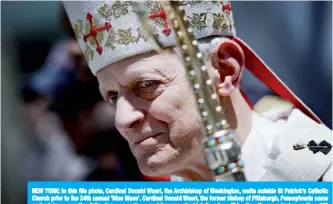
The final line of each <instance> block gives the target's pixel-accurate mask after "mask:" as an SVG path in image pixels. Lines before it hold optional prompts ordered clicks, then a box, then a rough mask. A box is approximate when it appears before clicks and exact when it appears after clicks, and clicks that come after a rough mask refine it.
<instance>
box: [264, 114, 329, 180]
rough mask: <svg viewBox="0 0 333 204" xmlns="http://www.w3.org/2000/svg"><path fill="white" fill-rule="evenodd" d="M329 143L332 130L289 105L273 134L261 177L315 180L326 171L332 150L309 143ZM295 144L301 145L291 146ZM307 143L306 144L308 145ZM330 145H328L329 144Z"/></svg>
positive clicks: (318, 144) (268, 178) (266, 178)
mask: <svg viewBox="0 0 333 204" xmlns="http://www.w3.org/2000/svg"><path fill="white" fill-rule="evenodd" d="M322 142H325V143H326V144H328V145H329V146H331V144H332V131H331V130H330V129H329V128H328V127H326V126H325V125H323V124H318V123H317V122H315V121H313V120H312V119H310V118H309V117H307V116H306V115H305V114H304V113H302V112H301V111H300V110H298V109H293V110H292V112H291V113H290V115H289V117H288V118H287V120H286V121H285V123H284V125H283V127H282V128H281V130H280V133H279V134H278V136H277V137H276V138H275V140H274V142H273V145H272V148H271V150H270V152H269V154H268V158H267V161H266V164H265V168H266V169H267V172H266V173H265V175H264V176H263V178H264V180H319V179H321V178H322V176H323V175H325V174H326V173H329V171H328V170H329V169H330V166H331V164H332V152H331V151H329V152H324V151H322V149H318V151H313V149H312V148H310V146H311V144H314V145H317V146H321V145H320V144H324V143H322ZM295 145H299V146H302V147H304V148H301V149H298V150H296V149H294V146H295ZM309 145H310V146H309ZM329 148H331V147H329Z"/></svg>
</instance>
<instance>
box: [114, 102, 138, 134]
mask: <svg viewBox="0 0 333 204" xmlns="http://www.w3.org/2000/svg"><path fill="white" fill-rule="evenodd" d="M144 119H145V115H144V112H143V111H142V110H140V109H138V108H137V107H135V106H134V105H133V104H132V103H131V102H130V101H129V100H128V98H126V97H119V98H118V101H117V109H116V118H115V125H116V127H117V129H118V130H130V129H132V128H134V127H135V126H136V125H137V124H139V123H141V122H142V121H143V120H144Z"/></svg>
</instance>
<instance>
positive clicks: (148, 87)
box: [135, 81, 159, 100]
mask: <svg viewBox="0 0 333 204" xmlns="http://www.w3.org/2000/svg"><path fill="white" fill-rule="evenodd" d="M158 87H159V83H158V82H157V81H142V82H138V83H137V84H136V88H135V94H136V95H137V96H139V97H142V98H144V99H147V100H152V99H154V98H156V97H157V96H158V95H159V93H158V92H159V91H157V90H158Z"/></svg>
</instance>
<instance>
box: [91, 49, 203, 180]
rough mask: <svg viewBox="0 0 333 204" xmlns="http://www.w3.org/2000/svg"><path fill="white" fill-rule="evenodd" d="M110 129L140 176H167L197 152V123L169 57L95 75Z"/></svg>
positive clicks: (176, 62) (181, 75)
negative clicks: (109, 111)
mask: <svg viewBox="0 0 333 204" xmlns="http://www.w3.org/2000/svg"><path fill="white" fill-rule="evenodd" d="M97 78H98V80H99V84H100V89H101V92H102V94H103V96H104V98H105V99H106V100H108V101H113V102H114V104H113V105H114V106H115V107H116V116H115V125H116V127H117V129H118V130H119V132H120V133H121V134H122V136H123V137H124V138H125V139H126V140H127V141H128V143H129V146H130V148H131V150H132V152H133V154H134V156H135V157H136V159H137V162H138V165H139V167H140V169H141V171H142V173H144V174H146V175H152V176H154V175H168V174H170V173H173V172H174V171H177V170H179V169H180V168H181V167H184V165H186V164H185V160H186V158H187V157H189V156H191V154H192V153H193V151H198V150H199V148H200V147H201V145H200V144H201V134H200V122H199V117H198V114H197V111H196V108H195V105H194V97H193V95H192V92H191V89H190V87H189V83H188V81H187V78H186V72H185V69H184V67H183V65H182V63H181V61H180V59H179V58H178V57H177V55H176V54H173V53H163V54H158V55H157V54H155V55H153V54H149V55H148V54H145V55H139V56H136V57H133V58H129V59H126V60H122V61H120V62H118V63H115V64H112V65H110V66H108V67H106V68H104V69H102V70H101V71H99V72H98V73H97Z"/></svg>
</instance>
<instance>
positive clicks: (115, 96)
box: [109, 94, 118, 104]
mask: <svg viewBox="0 0 333 204" xmlns="http://www.w3.org/2000/svg"><path fill="white" fill-rule="evenodd" d="M117 99H118V95H117V94H114V95H112V96H110V97H109V103H110V104H116V103H117Z"/></svg>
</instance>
